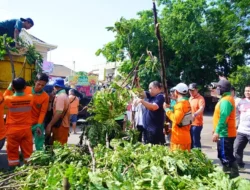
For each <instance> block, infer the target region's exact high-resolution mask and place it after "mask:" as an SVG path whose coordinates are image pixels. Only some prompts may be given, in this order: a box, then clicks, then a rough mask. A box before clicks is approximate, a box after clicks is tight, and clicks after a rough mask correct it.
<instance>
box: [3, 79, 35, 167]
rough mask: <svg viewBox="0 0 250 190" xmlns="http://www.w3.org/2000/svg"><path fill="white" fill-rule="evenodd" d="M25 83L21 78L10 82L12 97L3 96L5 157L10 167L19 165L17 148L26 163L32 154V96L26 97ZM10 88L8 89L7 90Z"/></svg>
mask: <svg viewBox="0 0 250 190" xmlns="http://www.w3.org/2000/svg"><path fill="white" fill-rule="evenodd" d="M25 86H26V82H25V80H24V79H23V78H16V79H14V80H13V81H12V88H13V90H14V91H15V93H14V95H11V96H8V95H6V96H4V103H5V105H6V107H7V108H8V115H7V121H6V138H7V156H8V163H9V165H10V166H17V165H19V147H21V151H22V154H23V156H24V160H25V162H28V160H29V158H30V156H31V154H32V152H33V140H32V132H31V130H30V129H31V124H32V120H31V109H32V105H33V96H32V95H26V94H25V93H24V89H25ZM10 88H11V87H9V90H11V89H10Z"/></svg>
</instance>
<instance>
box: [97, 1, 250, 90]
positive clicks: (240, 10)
mask: <svg viewBox="0 0 250 190" xmlns="http://www.w3.org/2000/svg"><path fill="white" fill-rule="evenodd" d="M158 4H159V5H160V9H159V15H160V16H159V18H158V20H159V23H160V29H161V36H162V40H163V47H164V56H165V61H166V69H167V71H166V72H167V81H168V85H169V86H174V85H176V84H177V83H179V82H180V77H179V76H180V73H181V72H183V76H182V81H183V82H186V83H191V82H195V81H196V82H197V81H199V84H200V85H201V86H202V88H205V86H206V85H208V84H209V83H211V81H215V80H217V79H218V76H217V75H216V72H215V70H216V69H220V70H221V72H222V73H223V74H224V75H225V76H228V75H229V74H230V73H232V72H234V71H235V70H236V69H237V66H242V65H245V64H246V59H245V58H247V57H248V55H249V53H250V48H249V47H250V43H249V36H250V30H249V26H250V19H249V18H250V11H249V10H250V3H249V1H248V0H241V1H239V0H236V1H233V2H230V3H229V2H228V1H220V0H214V1H206V0H186V1H181V0H158ZM138 16H139V17H138V18H133V19H125V18H121V19H120V21H119V22H116V23H115V24H114V26H113V27H109V28H108V30H109V31H112V32H114V33H115V34H116V36H115V40H114V41H112V42H110V43H107V44H106V45H105V46H104V47H103V48H102V51H98V55H100V54H103V55H104V57H106V59H107V61H120V62H121V63H122V64H121V66H120V68H119V72H120V73H121V74H122V75H123V76H125V77H126V76H127V74H128V73H129V72H130V71H131V70H132V68H133V65H135V63H136V62H137V60H139V57H140V56H141V54H142V53H145V52H146V50H149V51H152V54H153V55H155V56H158V54H159V53H158V47H157V40H156V37H155V34H154V20H153V15H152V11H150V10H148V11H141V12H139V13H138ZM158 68H160V67H159V64H158V63H157V62H156V61H153V60H152V59H151V58H145V59H144V60H142V62H141V64H140V67H139V73H138V76H139V77H140V79H141V80H140V83H141V86H142V87H143V88H144V89H147V88H148V84H149V83H150V82H151V81H153V80H160V75H159V69H158ZM202 90H204V89H202Z"/></svg>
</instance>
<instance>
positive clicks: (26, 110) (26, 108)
mask: <svg viewBox="0 0 250 190" xmlns="http://www.w3.org/2000/svg"><path fill="white" fill-rule="evenodd" d="M30 110H31V106H26V107H20V108H9V111H10V112H29V111H30Z"/></svg>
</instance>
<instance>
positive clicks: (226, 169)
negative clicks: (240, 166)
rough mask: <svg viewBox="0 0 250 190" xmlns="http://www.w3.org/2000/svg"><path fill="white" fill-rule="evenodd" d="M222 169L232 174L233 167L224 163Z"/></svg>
mask: <svg viewBox="0 0 250 190" xmlns="http://www.w3.org/2000/svg"><path fill="white" fill-rule="evenodd" d="M222 170H223V172H224V173H226V174H228V175H230V173H231V168H230V167H228V166H225V165H223V167H222Z"/></svg>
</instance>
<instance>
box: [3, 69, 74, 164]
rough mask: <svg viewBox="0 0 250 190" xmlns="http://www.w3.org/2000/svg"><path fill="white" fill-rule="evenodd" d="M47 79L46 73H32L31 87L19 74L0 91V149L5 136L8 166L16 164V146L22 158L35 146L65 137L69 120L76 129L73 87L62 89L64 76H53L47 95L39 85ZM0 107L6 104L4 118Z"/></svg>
mask: <svg viewBox="0 0 250 190" xmlns="http://www.w3.org/2000/svg"><path fill="white" fill-rule="evenodd" d="M48 81H49V77H48V75H47V74H44V73H41V74H38V75H37V76H36V80H35V84H34V86H33V87H29V86H26V81H25V80H24V79H23V78H15V79H14V80H13V81H12V82H11V84H10V85H9V87H8V89H6V91H5V92H4V93H0V114H1V115H0V149H1V148H2V147H3V146H4V143H5V140H7V145H6V149H7V158H8V164H9V166H10V167H11V168H14V167H15V166H18V165H19V164H20V158H19V147H20V149H21V152H22V155H23V159H24V162H28V161H29V159H30V156H31V154H32V153H33V139H34V144H35V148H36V150H43V149H44V147H45V145H52V144H53V142H54V141H58V142H60V143H61V144H65V143H67V141H68V136H69V127H70V122H71V123H72V128H73V132H74V133H75V132H76V121H77V113H78V106H79V98H78V97H76V96H75V94H74V90H73V89H71V90H70V91H69V96H68V95H67V93H66V90H65V85H64V80H63V79H60V78H59V79H56V80H55V83H54V91H53V92H52V93H51V94H50V95H48V94H47V93H46V92H45V91H44V90H43V89H44V87H45V86H46V84H47V83H48ZM4 107H6V108H7V117H6V122H4Z"/></svg>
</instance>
